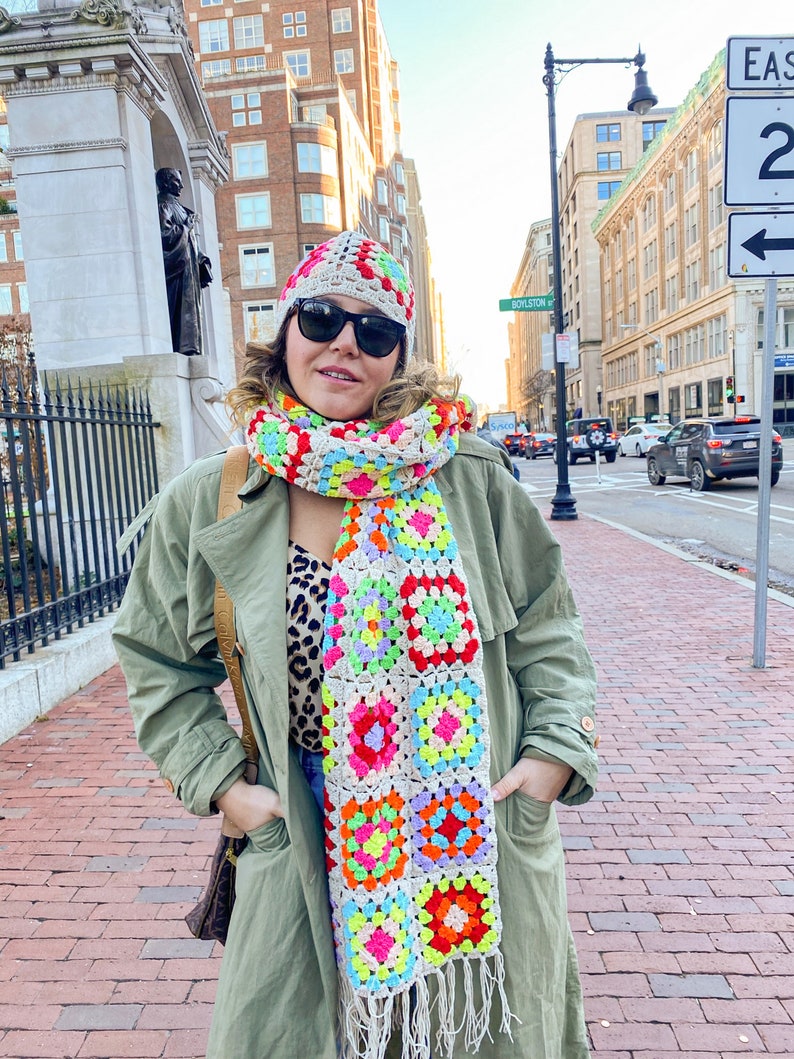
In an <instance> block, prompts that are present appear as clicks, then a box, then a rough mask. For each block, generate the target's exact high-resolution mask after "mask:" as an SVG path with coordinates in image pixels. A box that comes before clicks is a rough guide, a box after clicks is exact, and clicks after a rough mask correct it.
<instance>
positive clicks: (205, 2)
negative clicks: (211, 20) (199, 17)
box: [201, 0, 223, 7]
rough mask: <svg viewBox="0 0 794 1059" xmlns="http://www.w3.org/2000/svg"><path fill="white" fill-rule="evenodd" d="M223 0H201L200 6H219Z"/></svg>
mask: <svg viewBox="0 0 794 1059" xmlns="http://www.w3.org/2000/svg"><path fill="white" fill-rule="evenodd" d="M222 5H223V0H201V6H202V7H221V6H222Z"/></svg>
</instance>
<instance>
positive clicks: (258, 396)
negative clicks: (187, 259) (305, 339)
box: [226, 317, 460, 427]
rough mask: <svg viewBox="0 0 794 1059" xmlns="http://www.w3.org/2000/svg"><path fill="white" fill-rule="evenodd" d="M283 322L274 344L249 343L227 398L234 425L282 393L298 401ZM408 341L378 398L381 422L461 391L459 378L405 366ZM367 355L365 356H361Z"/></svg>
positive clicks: (425, 367) (376, 406) (424, 367)
mask: <svg viewBox="0 0 794 1059" xmlns="http://www.w3.org/2000/svg"><path fill="white" fill-rule="evenodd" d="M289 319H290V318H289V317H287V319H286V320H284V322H283V323H282V325H281V327H280V328H279V331H278V334H277V335H276V337H275V338H274V339H273V341H272V342H271V343H265V342H249V343H248V345H247V346H246V357H245V362H244V364H243V374H242V377H241V379H240V381H239V382H238V384H237V385H236V386H235V387H233V388H232V389H231V390H229V392H228V394H227V395H226V404H227V406H228V408H229V411H230V412H231V415H232V419H233V420H234V422H235V423H236V424H237V425H238V426H241V427H245V425H246V424H247V422H248V418H249V415H250V412H251V409H252V408H253V407H255V406H257V405H260V404H266V403H267V402H269V401H272V400H273V399H274V398H275V396H276V394H277V393H278V392H279V391H281V392H283V393H285V394H287V395H288V396H289V397H293V398H295V400H299V397H298V395H297V394H296V393H295V391H294V390H293V388H292V385H291V384H290V381H289V376H288V375H287V362H286V352H287V326H288V324H289ZM404 342H405V340H404V339H401V340H400V355H399V357H398V358H397V367H396V369H395V372H394V375H393V376H392V377H391V379H390V380H389V381H388V382H387V383H386V384H385V386H383V387H382V388H381V389H380V390H379V391H378V393H377V394H376V395H375V400H374V401H373V404H372V413H371V418H372V419H375V420H377V421H378V422H379V423H394V422H395V421H396V420H398V419H404V418H405V416H408V415H411V413H412V412H415V411H416V410H417V408H421V406H422V405H423V404H425V403H426V402H427V401H430V400H440V401H453V400H455V398H456V397H457V395H458V392H459V389H460V378H459V376H457V375H455V376H452V377H445V376H441V375H440V374H439V372H438V371H437V370H436V368H435V367H434V366H433V365H432V364H417V365H410V364H408V365H406V361H405V345H404ZM362 355H366V354H362Z"/></svg>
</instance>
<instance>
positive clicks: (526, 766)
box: [491, 757, 573, 802]
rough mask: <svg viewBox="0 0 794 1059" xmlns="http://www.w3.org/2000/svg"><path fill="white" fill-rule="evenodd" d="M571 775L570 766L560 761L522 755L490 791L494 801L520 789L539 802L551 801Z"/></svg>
mask: <svg viewBox="0 0 794 1059" xmlns="http://www.w3.org/2000/svg"><path fill="white" fill-rule="evenodd" d="M572 775H573V769H572V768H571V766H570V765H566V764H565V763H564V762H562V761H538V760H537V759H536V758H532V757H522V758H519V759H518V761H517V762H516V763H515V765H513V767H512V768H511V769H510V771H509V772H508V773H507V774H506V775H504V776H502V778H501V779H500V780H499V782H498V783H495V784H494V786H493V788H492V791H491V793H492V794H493V799H494V801H495V802H500V801H502V799H504V798H507V796H508V795H510V794H513V792H514V791H521V793H522V794H526V795H528V796H529V797H530V798H535V799H537V801H539V802H553V801H554V799H555V798H556V797H557V796H558V794H559V793H560V791H561V790H562V789H563V787H564V786H565V784H566V783H567V782H568V780H569V779H570V777H571V776H572Z"/></svg>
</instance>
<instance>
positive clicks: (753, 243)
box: [727, 210, 794, 278]
mask: <svg viewBox="0 0 794 1059" xmlns="http://www.w3.org/2000/svg"><path fill="white" fill-rule="evenodd" d="M727 271H728V275H729V276H735V277H737V278H741V277H745V278H747V277H750V276H794V213H793V212H791V211H790V210H789V211H784V212H781V213H730V214H728V270H727Z"/></svg>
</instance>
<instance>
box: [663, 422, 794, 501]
mask: <svg viewBox="0 0 794 1059" xmlns="http://www.w3.org/2000/svg"><path fill="white" fill-rule="evenodd" d="M760 440H761V420H760V419H759V417H758V416H752V415H746V416H736V417H735V418H732V417H730V416H709V417H706V418H704V419H684V420H682V422H680V423H678V424H676V426H674V427H673V429H672V430H671V431H670V433H669V434H666V435H665V436H664V437H661V438H659V441H658V442H657V443H656V444H655V445H651V447H650V448H649V449H648V455H647V466H648V481H649V482H650V483H651V485H664V483H665V480H666V479H667V477H668V475H670V476H673V477H679V478H688V479H689V484H690V486H691V488H692V489H695V490H696V491H697V492H699V493H701V492H704V491H705V490H706V489H710V488H711V483H712V482H713V481H716V480H718V479H720V478H752V477H756V478H757V477H758V466H759V451H758V446H759V443H760ZM782 467H783V445H782V440H781V437H780V434H778V433H776V432H773V433H772V485H777V482H778V479H779V478H780V471H781V468H782Z"/></svg>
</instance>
